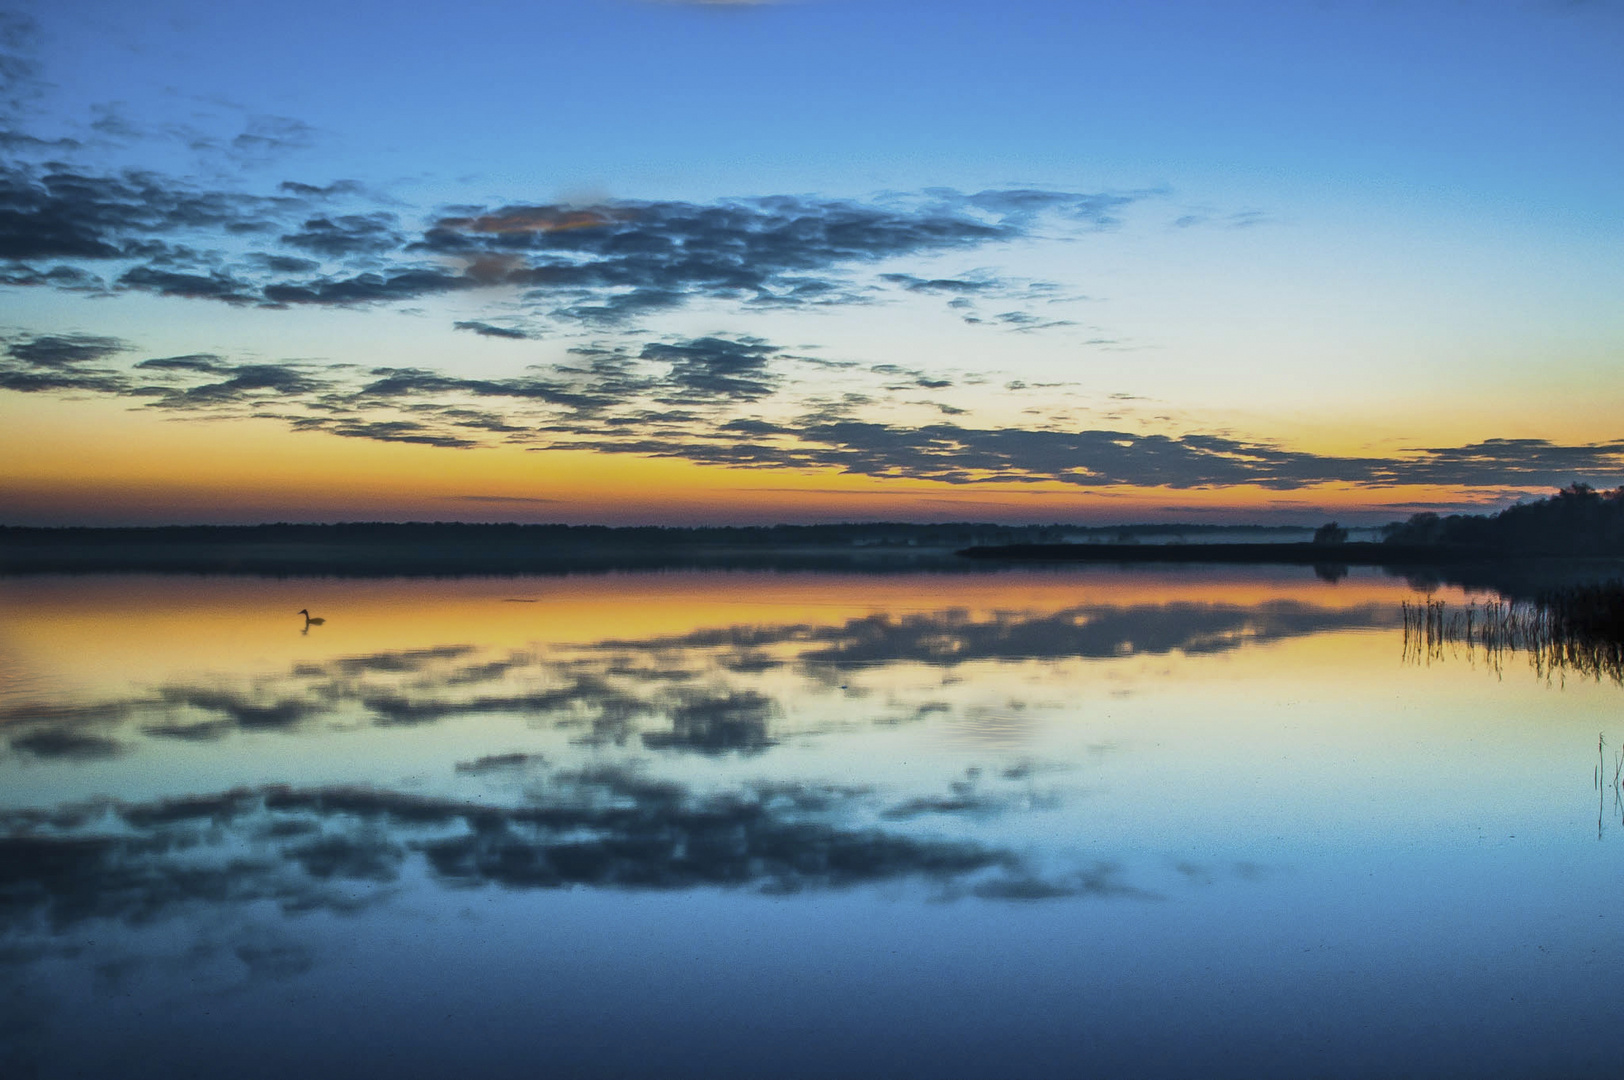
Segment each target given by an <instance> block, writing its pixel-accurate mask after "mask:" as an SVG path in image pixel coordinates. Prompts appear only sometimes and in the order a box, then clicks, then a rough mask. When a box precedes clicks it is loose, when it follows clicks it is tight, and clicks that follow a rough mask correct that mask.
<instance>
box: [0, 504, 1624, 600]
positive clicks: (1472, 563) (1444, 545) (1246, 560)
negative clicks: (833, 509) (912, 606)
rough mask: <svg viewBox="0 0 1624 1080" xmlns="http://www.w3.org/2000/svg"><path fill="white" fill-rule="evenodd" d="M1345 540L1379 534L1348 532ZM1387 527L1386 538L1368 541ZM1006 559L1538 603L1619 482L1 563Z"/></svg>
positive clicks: (73, 545)
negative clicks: (1131, 513) (1135, 521)
mask: <svg viewBox="0 0 1624 1080" xmlns="http://www.w3.org/2000/svg"><path fill="white" fill-rule="evenodd" d="M1352 533H1357V534H1360V535H1363V536H1369V537H1372V538H1371V539H1350V535H1351V534H1352ZM1376 537H1380V539H1376ZM1011 563H1099V564H1111V565H1144V564H1152V563H1183V564H1209V565H1211V564H1239V565H1251V566H1259V565H1295V566H1311V567H1314V568H1315V572H1316V573H1318V574H1319V575H1320V576H1321V577H1323V578H1327V579H1329V580H1336V579H1337V578H1339V577H1340V576H1342V575H1344V574H1346V573H1347V568H1348V567H1352V566H1374V567H1381V568H1383V569H1385V570H1387V571H1389V572H1391V573H1400V574H1404V575H1406V576H1409V577H1411V578H1412V580H1414V581H1416V582H1417V584H1418V585H1421V586H1423V587H1424V586H1425V584H1426V583H1428V582H1432V583H1438V582H1441V581H1450V582H1453V583H1457V584H1460V585H1462V586H1464V587H1466V588H1488V589H1498V590H1500V591H1501V592H1502V593H1504V594H1508V595H1509V594H1515V595H1518V596H1520V597H1521V598H1523V599H1530V598H1532V597H1533V596H1534V595H1535V593H1536V592H1537V591H1538V589H1540V588H1548V587H1551V586H1553V585H1557V584H1578V583H1582V582H1585V581H1591V582H1594V581H1597V580H1603V579H1605V578H1608V577H1616V576H1620V571H1621V570H1624V487H1621V488H1619V489H1617V490H1615V491H1610V492H1599V491H1596V490H1594V489H1592V488H1589V487H1586V486H1584V485H1582V484H1574V485H1572V486H1570V487H1568V488H1564V489H1562V490H1560V491H1558V492H1556V493H1555V494H1554V495H1552V496H1551V497H1550V498H1547V499H1542V500H1538V501H1535V502H1531V503H1524V504H1519V505H1517V506H1513V507H1511V508H1509V509H1507V510H1504V511H1501V512H1500V513H1498V514H1492V515H1459V514H1457V515H1452V516H1449V517H1439V516H1438V515H1437V514H1416V515H1414V516H1412V517H1411V518H1409V519H1408V520H1407V521H1404V522H1399V523H1394V524H1392V525H1388V526H1386V527H1385V528H1382V529H1379V530H1374V529H1363V530H1351V531H1350V530H1349V529H1346V528H1343V527H1341V526H1339V525H1338V524H1337V523H1336V522H1330V523H1328V524H1326V525H1322V526H1320V527H1319V528H1317V529H1311V528H1307V527H1301V526H1231V525H1195V524H1182V525H1181V524H1173V525H1127V526H1103V527H1099V526H1096V527H1087V526H1075V525H996V524H976V523H950V524H931V525H922V524H907V523H862V524H856V523H850V524H831V525H776V526H690V527H680V526H678V527H657V526H631V527H611V526H601V525H518V524H462V523H454V522H431V523H423V522H417V523H399V524H392V523H381V522H372V523H350V524H333V525H304V524H276V525H196V526H152V527H120V528H90V527H65V528H44V527H28V526H0V573H12V574H16V573H51V572H67V573H76V572H77V573H87V572H88V573H94V572H120V571H156V572H170V573H247V574H270V575H301V574H334V575H343V576H385V575H396V574H404V575H413V574H427V575H459V574H519V573H565V572H571V571H581V570H619V569H685V568H709V567H715V568H723V567H732V568H741V569H749V568H762V569H769V568H778V569H847V570H849V569H874V570H898V569H914V568H917V569H941V570H951V569H955V568H957V569H971V568H974V567H977V566H987V565H997V564H1011Z"/></svg>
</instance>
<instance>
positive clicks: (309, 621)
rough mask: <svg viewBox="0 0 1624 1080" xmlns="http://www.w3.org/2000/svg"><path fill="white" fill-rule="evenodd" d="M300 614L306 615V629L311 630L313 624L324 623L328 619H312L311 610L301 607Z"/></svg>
mask: <svg viewBox="0 0 1624 1080" xmlns="http://www.w3.org/2000/svg"><path fill="white" fill-rule="evenodd" d="M299 614H300V615H303V616H304V617H305V629H306V630H309V629H310V628H311V627H312V626H320V625H321V624H322V623H324V622H326V621H327V620H326V619H312V618H311V617H310V612H309V611H307V610H305V609H304V608H300V609H299Z"/></svg>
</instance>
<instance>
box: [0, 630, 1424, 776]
mask: <svg viewBox="0 0 1624 1080" xmlns="http://www.w3.org/2000/svg"><path fill="white" fill-rule="evenodd" d="M1395 619H1396V616H1395V614H1394V613H1393V612H1392V610H1391V609H1390V608H1388V607H1386V606H1383V605H1378V604H1367V605H1362V606H1356V607H1351V608H1347V607H1344V608H1328V607H1319V606H1315V605H1310V604H1304V603H1301V602H1297V601H1289V600H1272V601H1268V602H1264V603H1259V604H1255V605H1237V604H1202V603H1168V604H1145V605H1133V606H1113V605H1092V606H1088V605H1084V606H1073V607H1068V608H1065V609H1063V610H1059V611H1053V612H1042V613H1001V614H995V615H992V616H988V617H982V618H974V617H971V616H970V615H968V614H966V613H965V612H963V611H959V610H951V609H950V610H943V611H937V612H929V613H919V614H908V615H902V616H893V615H869V616H864V617H859V618H851V619H847V620H845V621H843V622H839V623H833V624H828V625H821V626H820V625H814V624H810V623H804V622H796V623H785V624H776V625H773V624H769V625H735V626H724V627H710V628H702V629H699V630H695V631H692V632H688V633H684V634H680V635H672V636H665V637H657V638H648V639H643V640H605V641H600V642H591V643H585V644H581V645H577V646H573V647H565V648H555V649H554V650H552V651H550V652H548V653H546V654H538V653H535V652H527V651H513V652H508V653H506V654H503V655H494V656H493V655H487V654H485V653H484V652H482V650H481V649H479V648H478V647H476V646H474V645H471V644H444V645H438V646H434V647H431V648H420V649H407V650H393V651H382V652H376V653H370V654H363V655H355V656H344V657H338V658H335V659H332V660H328V661H326V662H322V663H309V662H306V663H300V664H297V665H295V666H294V667H293V668H292V669H291V671H289V672H288V673H286V674H284V675H280V676H269V677H261V678H256V679H251V680H244V681H240V682H238V683H236V684H229V683H225V682H216V683H213V684H208V685H201V684H199V685H166V686H162V687H159V688H157V689H156V690H154V691H150V692H147V693H143V694H135V695H131V696H129V697H127V698H123V699H116V700H100V701H81V702H71V701H70V702H48V703H43V704H12V705H7V706H5V707H4V708H0V727H3V729H4V730H5V731H6V733H7V736H8V740H7V741H8V743H9V745H10V747H11V749H12V751H13V752H15V753H20V754H24V755H27V756H29V757H33V758H45V759H53V760H58V761H92V760H101V759H106V758H109V757H113V756H116V755H118V754H119V753H121V752H123V751H124V750H126V749H128V746H129V743H128V739H129V738H130V737H131V736H133V735H144V736H146V737H149V738H160V739H179V740H187V741H191V742H208V741H211V740H215V739H219V738H223V737H225V736H227V735H230V734H232V733H234V732H293V731H307V730H310V729H312V728H313V727H316V726H318V725H337V726H345V725H353V724H356V723H363V724H370V725H373V726H377V727H409V726H415V725H423V724H433V723H437V722H440V721H444V720H448V719H453V718H459V717H477V716H485V715H497V714H505V715H519V716H524V717H527V718H529V719H530V720H531V722H533V723H541V724H550V725H553V726H556V727H559V728H561V729H565V730H573V731H577V732H578V736H577V737H578V740H579V741H580V742H581V743H583V744H585V745H596V746H610V745H614V746H626V745H629V744H637V745H641V746H642V747H644V748H646V749H649V750H653V751H655V752H659V753H693V754H700V755H709V756H717V755H727V754H744V755H749V754H756V753H760V752H762V751H765V750H767V749H769V748H770V747H772V746H774V745H776V744H778V743H779V742H781V741H782V739H783V738H784V734H783V732H782V731H779V730H776V729H777V728H780V727H782V721H784V720H785V719H786V718H787V717H790V716H791V715H793V714H794V713H796V711H797V706H798V705H800V704H801V703H802V699H806V698H809V697H810V696H813V695H815V694H816V692H818V691H819V690H820V689H821V690H824V691H830V690H835V689H838V690H839V691H840V692H841V693H842V694H843V695H844V696H845V697H846V698H849V699H856V698H861V697H864V696H865V695H867V694H868V693H869V688H868V687H867V686H864V685H860V684H858V683H856V682H854V681H853V676H854V675H855V674H856V673H857V672H859V671H864V672H868V673H871V674H872V673H873V672H875V671H882V670H891V669H895V670H901V669H904V668H906V667H908V666H910V665H912V666H920V667H924V668H927V669H930V670H935V671H939V672H942V673H943V674H942V677H941V678H940V679H939V680H938V685H937V690H936V693H935V694H932V695H926V696H925V697H924V699H923V700H899V699H897V698H896V695H895V694H894V693H893V694H892V695H891V696H892V699H893V700H892V702H891V709H890V711H889V712H885V713H877V715H875V716H874V717H873V719H875V720H876V721H879V722H891V723H896V722H902V721H906V720H908V719H922V718H925V717H928V716H930V715H932V714H935V713H947V714H951V713H954V711H955V710H958V712H959V713H960V714H961V715H960V716H958V717H957V718H958V719H959V720H960V721H961V722H962V723H963V724H964V725H966V727H965V730H966V732H967V733H968V734H969V735H971V736H975V735H976V733H977V732H979V733H980V736H982V737H985V738H986V739H992V740H993V741H994V742H995V743H998V744H999V745H1002V744H1003V743H1006V742H1011V740H1014V741H1018V736H1019V732H1018V731H1014V730H1013V729H1018V728H1020V727H1021V726H1022V725H1024V724H1026V723H1028V722H1029V721H1028V719H1027V716H1026V715H1025V714H1026V712H1027V710H1028V708H1029V707H1032V706H1035V705H1036V704H1038V703H1035V702H1030V701H1023V700H1020V699H1008V700H1006V701H1005V702H1003V703H1001V704H999V705H998V707H997V708H993V707H991V706H990V705H988V704H987V703H985V702H981V703H969V704H966V705H960V706H956V705H954V704H952V703H950V702H947V701H943V700H940V689H941V687H943V686H947V685H950V684H952V683H954V682H955V681H956V679H957V677H956V676H952V675H950V674H949V673H951V672H954V671H956V670H960V669H962V668H963V666H964V665H967V664H972V663H978V662H981V663H1001V662H1021V661H1033V660H1036V661H1050V662H1054V661H1064V660H1079V659H1080V660H1112V659H1121V658H1124V657H1130V656H1140V655H1155V656H1166V655H1171V654H1175V653H1182V654H1185V655H1192V656H1196V655H1210V654H1214V653H1220V652H1224V651H1228V650H1233V649H1238V648H1241V647H1243V646H1246V645H1251V644H1258V643H1267V642H1272V641H1279V640H1284V639H1288V638H1294V637H1304V636H1308V635H1312V634H1316V633H1322V632H1328V631H1338V630H1347V629H1356V628H1367V627H1384V626H1390V625H1394V624H1395ZM1006 728H1007V729H1012V730H1010V731H1006V730H1005V729H1006ZM1012 731H1013V733H1012Z"/></svg>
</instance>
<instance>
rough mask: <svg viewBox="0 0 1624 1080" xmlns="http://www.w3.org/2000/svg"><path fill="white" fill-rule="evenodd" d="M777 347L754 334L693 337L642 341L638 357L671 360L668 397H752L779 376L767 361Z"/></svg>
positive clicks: (764, 392)
mask: <svg viewBox="0 0 1624 1080" xmlns="http://www.w3.org/2000/svg"><path fill="white" fill-rule="evenodd" d="M778 351H779V350H778V349H776V348H774V347H773V346H771V345H768V344H767V343H766V342H763V341H761V340H759V339H756V338H740V339H738V340H728V339H726V338H718V337H704V338H694V339H692V340H690V341H684V342H678V343H676V344H662V343H653V344H649V345H645V346H644V347H643V351H642V352H641V353H640V354H639V358H640V359H643V360H653V361H657V362H660V363H666V364H670V365H671V368H670V371H669V372H668V373H667V375H666V384H667V385H668V386H669V387H670V388H671V392H670V393H669V394H668V396H667V397H666V398H665V400H667V401H674V402H681V401H695V400H700V401H704V400H712V399H716V398H726V399H729V400H733V401H755V400H757V399H759V398H763V397H766V396H767V395H768V394H771V393H772V392H773V390H774V388H775V387H776V385H777V382H778V377H777V376H776V374H775V373H773V372H772V371H770V370H769V369H768V361H769V360H770V359H771V358H772V356H773V354H775V353H777V352H778Z"/></svg>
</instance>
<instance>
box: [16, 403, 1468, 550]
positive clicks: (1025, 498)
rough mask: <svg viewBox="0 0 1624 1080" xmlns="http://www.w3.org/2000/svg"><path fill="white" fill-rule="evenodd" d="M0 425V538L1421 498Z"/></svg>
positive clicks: (1095, 515)
mask: <svg viewBox="0 0 1624 1080" xmlns="http://www.w3.org/2000/svg"><path fill="white" fill-rule="evenodd" d="M3 404H4V406H5V411H4V412H3V413H0V421H3V422H0V460H4V461H5V462H6V468H5V472H4V475H3V476H0V504H3V506H4V507H5V509H4V511H3V514H4V517H3V521H0V523H9V524H115V523H137V524H145V523H168V522H256V521H356V520H461V521H565V522H598V523H605V524H635V523H671V524H683V523H721V524H725V523H734V522H759V523H773V522H778V521H850V520H869V521H873V520H915V521H925V520H938V521H940V520H1004V521H1038V522H1051V521H1075V522H1079V523H1085V524H1086V523H1090V522H1117V523H1120V522H1127V521H1140V520H1194V521H1270V520H1272V521H1290V522H1297V523H1303V522H1315V521H1317V520H1320V519H1322V518H1323V517H1325V516H1327V515H1340V516H1342V517H1343V518H1344V519H1348V520H1354V519H1356V516H1357V515H1358V514H1359V513H1360V512H1362V511H1363V512H1366V513H1367V514H1368V515H1370V520H1388V519H1391V518H1394V517H1403V516H1405V515H1406V514H1408V513H1409V512H1411V510H1412V509H1414V508H1415V507H1414V506H1412V505H1410V504H1414V503H1432V502H1445V503H1449V502H1455V501H1458V500H1459V498H1460V493H1459V492H1457V491H1453V490H1447V489H1439V488H1422V487H1409V488H1391V489H1383V490H1380V491H1375V490H1370V489H1361V488H1355V487H1351V486H1348V485H1324V486H1321V487H1316V488H1313V489H1305V490H1301V491H1294V492H1293V491H1284V492H1283V491H1266V490H1263V489H1260V488H1222V489H1209V490H1200V489H1190V490H1173V489H1166V488H1143V489H1136V488H1127V487H1113V488H1101V489H1082V488H1077V487H1073V486H1070V485H1065V484H1059V483H1041V484H987V485H962V484H961V485H953V484H941V483H929V482H925V481H919V480H907V479H896V480H882V479H877V478H873V477H863V476H851V475H842V474H839V473H836V472H834V471H833V470H821V471H792V470H780V469H772V470H745V469H724V468H719V467H714V466H702V465H697V464H693V463H689V462H684V461H677V460H672V459H657V458H645V457H638V456H635V455H629V454H601V453H591V452H586V451H556V450H555V451H542V452H538V451H526V450H524V449H521V448H518V447H504V448H493V449H483V450H446V449H440V448H435V447H424V446H411V445H403V444H388V443H380V442H374V441H370V440H364V439H343V438H338V437H335V436H329V435H318V434H293V433H290V432H288V431H286V430H285V429H284V428H283V427H282V426H280V425H279V424H278V423H275V422H272V421H264V420H240V421H222V420H214V421H178V420H165V419H161V418H159V417H156V416H154V415H152V414H140V413H133V412H131V411H130V410H129V409H127V408H125V407H124V406H122V405H118V404H115V403H111V402H98V401H91V402H83V401H81V402H63V401H57V400H51V399H44V398H41V399H38V400H30V401H28V402H26V405H27V406H28V407H27V408H26V409H25V408H21V407H19V403H18V399H17V396H16V395H8V396H7V398H6V399H5V400H4V402H3Z"/></svg>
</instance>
